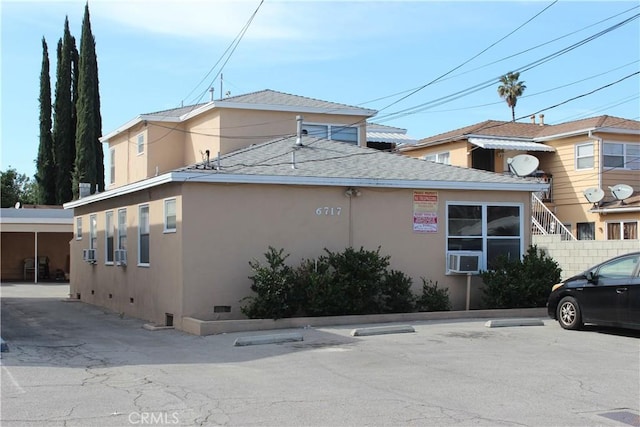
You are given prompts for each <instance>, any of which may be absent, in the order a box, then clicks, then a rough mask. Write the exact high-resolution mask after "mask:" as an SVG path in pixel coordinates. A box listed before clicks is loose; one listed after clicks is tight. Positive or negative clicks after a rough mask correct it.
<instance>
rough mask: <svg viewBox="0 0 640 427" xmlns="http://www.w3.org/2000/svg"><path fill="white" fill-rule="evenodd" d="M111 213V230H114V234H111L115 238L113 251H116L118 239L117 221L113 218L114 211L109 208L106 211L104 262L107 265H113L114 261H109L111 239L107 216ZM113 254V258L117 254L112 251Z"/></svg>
mask: <svg viewBox="0 0 640 427" xmlns="http://www.w3.org/2000/svg"><path fill="white" fill-rule="evenodd" d="M109 214H111V231H112V232H113V235H112V236H111V238H112V239H113V248H112V249H113V251H115V249H116V239H117V231H118V230H117V228H116V225H115V223H116V222H115V221H114V220H113V211H112V210H109V211H105V212H104V264H105V265H113V261H109V258H108V256H109V246H108V241H109V221H107V217H108V216H109ZM111 256H112V257H113V258H115V254H114V253H113V252H112V253H111Z"/></svg>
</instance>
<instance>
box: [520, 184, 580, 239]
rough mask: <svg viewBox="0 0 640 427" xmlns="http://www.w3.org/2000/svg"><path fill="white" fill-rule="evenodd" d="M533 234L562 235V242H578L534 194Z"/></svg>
mask: <svg viewBox="0 0 640 427" xmlns="http://www.w3.org/2000/svg"><path fill="white" fill-rule="evenodd" d="M531 233H532V234H538V235H540V234H560V236H561V239H562V240H577V239H576V238H575V236H574V235H573V234H571V231H569V229H568V228H567V227H565V226H564V224H563V223H562V222H561V221H560V220H559V219H558V217H557V216H555V215H554V214H553V212H551V211H550V210H549V208H547V207H546V206H545V204H544V203H543V202H542V200H540V198H539V197H538V196H536V195H535V194H534V193H531Z"/></svg>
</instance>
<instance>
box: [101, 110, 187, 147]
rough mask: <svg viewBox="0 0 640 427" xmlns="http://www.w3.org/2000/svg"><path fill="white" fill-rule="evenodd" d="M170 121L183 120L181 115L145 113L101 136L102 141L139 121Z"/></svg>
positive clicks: (177, 121)
mask: <svg viewBox="0 0 640 427" xmlns="http://www.w3.org/2000/svg"><path fill="white" fill-rule="evenodd" d="M145 121H146V122H168V123H179V122H180V121H181V118H180V117H176V116H163V115H152V114H143V115H140V116H138V117H136V118H135V119H132V120H129V121H128V122H127V123H125V124H124V125H122V126H120V127H119V128H118V129H116V130H114V131H111V132H109V133H108V134H106V135H105V136H103V137H101V138H100V142H109V140H110V139H111V138H113V137H114V136H116V135H120V134H121V133H122V132H124V131H126V130H129V129H131V128H132V127H134V126H135V125H137V124H138V123H144V122H145Z"/></svg>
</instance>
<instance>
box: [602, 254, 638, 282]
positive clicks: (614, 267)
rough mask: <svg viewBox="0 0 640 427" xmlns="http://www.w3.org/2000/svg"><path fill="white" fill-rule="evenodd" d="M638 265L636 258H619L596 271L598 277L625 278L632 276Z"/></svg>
mask: <svg viewBox="0 0 640 427" xmlns="http://www.w3.org/2000/svg"><path fill="white" fill-rule="evenodd" d="M637 265H638V257H637V256H629V257H624V258H619V259H616V260H613V261H610V262H608V263H606V264H603V265H601V266H600V268H599V269H598V277H610V278H625V277H631V276H633V273H634V272H635V270H636V266H637Z"/></svg>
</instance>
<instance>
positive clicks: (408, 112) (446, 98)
mask: <svg viewBox="0 0 640 427" xmlns="http://www.w3.org/2000/svg"><path fill="white" fill-rule="evenodd" d="M638 17H640V14H636V15H634V16H632V17H631V18H628V19H626V20H624V21H621V22H619V23H617V24H615V25H612V26H611V27H608V28H607V29H605V30H603V31H600V32H599V33H596V34H594V35H591V36H589V37H587V38H585V39H582V40H580V41H579V42H577V43H574V44H572V45H570V46H568V47H565V48H563V49H561V50H559V51H556V52H554V53H552V54H550V55H547V56H545V57H543V58H540V59H538V60H536V61H533V62H531V63H529V64H526V65H524V66H522V67H519V68H517V69H515V70H514V71H518V72H524V71H528V70H531V69H533V68H535V67H538V66H540V65H542V64H544V63H546V62H549V61H551V60H552V59H555V58H557V57H559V56H561V55H564V54H566V53H568V52H570V51H572V50H574V49H577V48H578V47H581V46H583V45H584V44H586V43H589V42H591V41H593V40H595V39H597V38H599V37H602V36H603V35H605V34H607V33H609V32H611V31H614V30H616V29H618V28H620V27H622V26H623V25H626V24H628V23H630V22H631V21H633V20H636V19H638ZM499 79H500V76H498V77H494V78H493V79H490V80H486V81H484V82H482V83H478V84H476V85H474V86H471V87H468V88H466V89H463V90H460V91H458V92H455V93H453V94H451V95H447V96H443V97H440V98H438V99H435V100H432V101H427V102H424V103H422V104H418V105H415V106H412V107H408V108H405V109H402V110H399V111H396V112H393V113H389V114H387V115H386V116H382V117H378V118H377V119H376V121H379V122H386V121H390V120H395V119H398V118H400V117H404V116H408V115H411V114H416V113H419V112H421V111H424V110H426V109H429V108H432V107H434V106H438V105H442V104H445V103H447V102H451V101H453V100H456V99H459V98H461V97H463V96H466V95H469V94H472V93H475V92H478V91H480V90H482V89H486V88H488V87H490V86H492V85H494V84H496V83H497V82H498V81H499Z"/></svg>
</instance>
